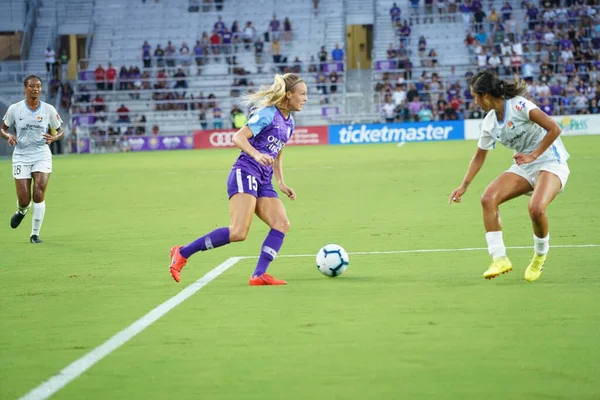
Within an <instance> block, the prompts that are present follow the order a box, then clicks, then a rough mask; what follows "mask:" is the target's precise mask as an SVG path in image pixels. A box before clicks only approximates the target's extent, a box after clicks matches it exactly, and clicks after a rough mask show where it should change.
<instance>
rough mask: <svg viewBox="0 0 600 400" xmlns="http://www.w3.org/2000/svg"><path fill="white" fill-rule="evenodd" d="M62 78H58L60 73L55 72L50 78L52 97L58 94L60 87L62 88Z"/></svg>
mask: <svg viewBox="0 0 600 400" xmlns="http://www.w3.org/2000/svg"><path fill="white" fill-rule="evenodd" d="M60 85H61V83H60V79H58V75H56V74H54V75H53V76H52V79H50V83H49V84H48V86H49V93H50V96H51V97H54V96H56V95H57V94H58V89H60Z"/></svg>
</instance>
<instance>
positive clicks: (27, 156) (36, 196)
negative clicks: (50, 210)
mask: <svg viewBox="0 0 600 400" xmlns="http://www.w3.org/2000/svg"><path fill="white" fill-rule="evenodd" d="M23 84H24V86H25V100H23V101H20V102H18V103H15V104H12V105H11V106H10V107H9V108H8V111H7V112H6V114H5V115H4V118H3V119H2V128H1V129H0V136H1V137H3V138H4V139H7V140H8V144H9V145H10V146H15V151H14V152H13V177H14V178H15V185H16V189H17V207H18V209H17V211H16V212H15V213H14V215H13V216H12V218H11V219H10V226H11V227H12V228H16V227H18V226H19V225H20V224H21V221H23V218H25V215H26V214H27V211H28V210H29V206H30V204H31V200H32V199H33V217H32V229H31V236H30V238H29V241H30V242H31V243H42V240H41V239H40V229H41V228H42V222H43V221H44V214H45V213H46V203H45V201H44V198H45V194H46V188H47V186H48V180H49V179H50V174H51V173H52V153H51V152H50V147H49V146H48V145H49V144H50V143H52V142H55V141H57V140H59V139H60V138H62V136H63V130H62V128H61V124H62V120H61V119H60V116H59V115H58V113H57V112H56V109H55V108H54V107H52V106H51V105H50V104H47V103H44V102H43V101H40V99H39V97H40V95H41V93H42V80H41V79H40V77H38V76H35V75H29V76H27V77H26V78H25V80H24V81H23ZM13 126H14V128H15V132H16V136H15V135H12V134H10V133H9V132H8V130H9V128H11V127H13ZM48 127H52V128H53V129H55V130H56V134H55V135H50V134H49V133H48ZM32 182H33V185H32Z"/></svg>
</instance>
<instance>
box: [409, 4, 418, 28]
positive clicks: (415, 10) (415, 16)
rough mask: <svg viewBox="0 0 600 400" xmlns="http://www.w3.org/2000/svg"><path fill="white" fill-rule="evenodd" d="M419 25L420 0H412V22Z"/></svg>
mask: <svg viewBox="0 0 600 400" xmlns="http://www.w3.org/2000/svg"><path fill="white" fill-rule="evenodd" d="M413 22H414V24H415V25H419V0H410V24H411V25H412V24H413Z"/></svg>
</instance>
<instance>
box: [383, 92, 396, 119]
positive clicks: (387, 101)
mask: <svg viewBox="0 0 600 400" xmlns="http://www.w3.org/2000/svg"><path fill="white" fill-rule="evenodd" d="M381 114H382V116H383V118H384V119H385V122H387V123H392V122H394V120H395V119H396V106H395V105H394V103H393V102H392V96H390V95H389V94H386V95H385V98H384V103H383V104H382V105H381Z"/></svg>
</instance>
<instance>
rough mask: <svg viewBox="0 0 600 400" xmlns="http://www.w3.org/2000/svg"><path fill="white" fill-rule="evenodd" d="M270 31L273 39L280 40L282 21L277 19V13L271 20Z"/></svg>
mask: <svg viewBox="0 0 600 400" xmlns="http://www.w3.org/2000/svg"><path fill="white" fill-rule="evenodd" d="M269 33H270V35H271V40H275V39H277V40H279V39H280V35H281V21H279V20H278V19H277V15H275V14H273V18H272V19H271V21H270V22H269Z"/></svg>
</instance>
